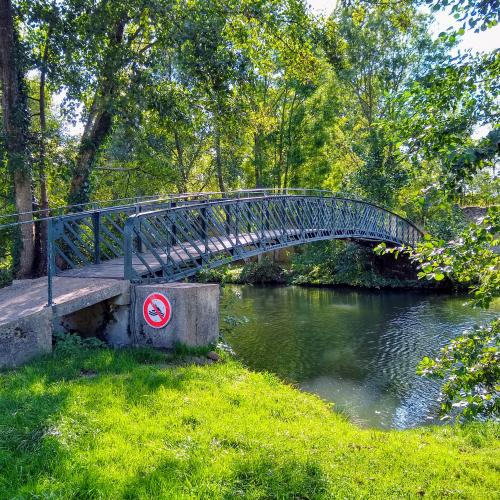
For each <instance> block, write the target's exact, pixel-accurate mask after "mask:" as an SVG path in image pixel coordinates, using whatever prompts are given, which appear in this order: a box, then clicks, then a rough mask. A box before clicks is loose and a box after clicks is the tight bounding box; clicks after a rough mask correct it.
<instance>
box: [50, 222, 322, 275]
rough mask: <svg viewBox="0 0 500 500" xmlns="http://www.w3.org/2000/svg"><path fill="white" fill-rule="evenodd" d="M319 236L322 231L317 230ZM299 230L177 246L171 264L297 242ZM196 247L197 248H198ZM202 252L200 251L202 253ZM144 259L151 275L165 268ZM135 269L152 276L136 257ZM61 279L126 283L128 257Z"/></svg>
mask: <svg viewBox="0 0 500 500" xmlns="http://www.w3.org/2000/svg"><path fill="white" fill-rule="evenodd" d="M314 232H315V233H316V232H318V230H314ZM299 233H300V231H299V230H298V229H288V230H286V231H275V230H272V231H262V232H259V233H246V234H240V235H238V236H237V237H236V236H235V235H230V236H229V237H225V238H210V239H209V240H208V245H207V247H208V248H207V249H205V245H204V243H203V242H202V241H196V242H194V243H195V244H187V243H185V244H183V245H182V246H181V245H175V246H173V247H172V249H171V251H170V260H171V261H173V262H174V263H179V264H181V263H182V262H183V261H189V260H190V259H191V258H199V257H200V253H199V251H200V252H202V253H205V252H206V253H209V254H211V255H216V254H218V253H221V252H224V251H228V250H229V251H230V250H232V249H234V248H235V247H237V246H241V245H250V244H252V243H253V244H254V243H255V242H257V241H262V240H265V239H267V240H272V239H274V240H275V239H278V238H283V237H288V238H293V237H294V236H296V235H298V234H299ZM195 245H196V246H195ZM198 250H199V251H198ZM158 255H159V256H160V258H161V259H162V260H164V261H166V259H167V254H166V253H164V252H160V251H159V252H158ZM141 258H142V259H143V260H144V261H145V262H146V263H147V265H148V266H149V268H150V269H151V271H153V272H156V271H159V270H160V269H161V264H160V263H159V262H158V260H157V259H156V257H155V256H154V255H153V254H152V253H151V252H145V253H142V254H141ZM132 262H133V265H134V269H135V270H136V271H137V273H138V274H140V275H147V274H149V270H148V267H147V266H146V265H145V264H144V263H143V262H142V261H141V260H140V259H139V258H138V257H135V256H134V257H133V261H132ZM58 274H59V276H60V277H71V278H103V279H123V278H124V257H118V258H116V259H111V260H107V261H104V262H102V263H100V264H93V265H90V266H85V267H83V268H77V269H70V270H67V271H62V272H59V273H58Z"/></svg>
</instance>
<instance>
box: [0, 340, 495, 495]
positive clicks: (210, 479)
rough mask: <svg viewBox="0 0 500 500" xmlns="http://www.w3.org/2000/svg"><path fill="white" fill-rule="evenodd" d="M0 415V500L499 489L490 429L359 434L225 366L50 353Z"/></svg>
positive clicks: (0, 381) (296, 397) (260, 378)
mask: <svg viewBox="0 0 500 500" xmlns="http://www.w3.org/2000/svg"><path fill="white" fill-rule="evenodd" d="M148 353H149V354H148ZM0 414H1V415H2V419H1V422H0V442H1V451H0V497H1V498H26V497H42V498H54V497H55V498H182V499H190V498H193V499H197V498H214V499H219V498H220V499H224V498H226V499H227V498H237V497H242V498H311V499H325V500H326V499H329V498H344V497H352V498H368V497H369V498H375V499H386V498H391V497H394V498H396V497H397V498H413V497H419V496H422V495H425V496H429V497H431V498H441V497H445V496H449V495H458V496H462V497H464V498H493V497H495V495H496V492H497V489H498V469H497V464H498V453H499V452H498V426H494V425H489V424H481V425H477V424H476V425H469V426H463V427H457V426H455V427H447V426H443V427H422V428H420V429H413V430H407V431H390V432H387V431H379V430H373V429H360V428H358V427H356V426H355V425H353V424H351V423H349V422H348V421H347V420H346V419H345V418H343V417H342V416H340V415H338V414H336V413H335V412H332V410H331V406H330V405H327V404H325V403H324V402H323V401H321V399H320V398H319V397H316V396H313V395H311V394H307V393H304V392H301V391H299V390H297V389H296V388H294V387H292V386H289V385H286V384H283V383H282V382H281V381H280V380H278V379H277V378H276V377H275V376H273V375H271V374H269V373H254V372H251V371H248V370H246V369H244V368H243V367H242V366H241V365H240V364H238V363H236V362H234V361H231V360H228V361H226V362H224V363H215V364H209V365H206V366H195V365H186V364H185V363H177V361H176V359H173V360H172V359H170V360H169V358H168V356H167V355H165V354H162V353H159V352H157V351H153V350H146V349H122V350H116V351H114V350H109V349H97V350H95V349H92V350H84V351H83V354H82V355H81V356H79V357H75V356H71V355H69V356H64V355H62V353H60V352H59V353H58V352H56V353H55V354H54V355H51V356H46V357H44V358H43V359H41V360H39V361H37V362H34V363H30V364H29V365H27V366H24V367H20V368H18V369H16V370H15V371H11V372H6V373H1V374H0ZM429 471H432V473H429Z"/></svg>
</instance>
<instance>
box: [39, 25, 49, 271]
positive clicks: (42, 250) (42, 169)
mask: <svg viewBox="0 0 500 500" xmlns="http://www.w3.org/2000/svg"><path fill="white" fill-rule="evenodd" d="M49 38H50V31H49V32H48V33H47V37H46V40H45V47H44V49H43V56H42V65H41V68H40V94H39V101H38V102H39V112H40V151H39V158H38V176H39V181H40V208H41V209H42V211H41V212H40V218H42V219H44V218H46V217H48V216H49V215H50V213H49V195H48V190H47V172H46V158H45V151H46V148H45V141H46V136H47V119H46V115H45V81H46V76H47V59H48V55H49ZM38 231H39V234H38V238H37V240H38V244H39V247H38V257H39V258H38V259H37V260H38V266H37V274H38V275H40V276H43V275H44V274H45V273H46V272H47V221H42V222H39V223H38Z"/></svg>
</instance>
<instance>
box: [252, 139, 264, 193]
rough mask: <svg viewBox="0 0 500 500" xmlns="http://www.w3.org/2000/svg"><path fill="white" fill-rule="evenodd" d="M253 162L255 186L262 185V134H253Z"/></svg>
mask: <svg viewBox="0 0 500 500" xmlns="http://www.w3.org/2000/svg"><path fill="white" fill-rule="evenodd" d="M253 163H254V169H255V187H256V188H260V187H262V134H261V133H260V131H257V132H255V133H254V134H253Z"/></svg>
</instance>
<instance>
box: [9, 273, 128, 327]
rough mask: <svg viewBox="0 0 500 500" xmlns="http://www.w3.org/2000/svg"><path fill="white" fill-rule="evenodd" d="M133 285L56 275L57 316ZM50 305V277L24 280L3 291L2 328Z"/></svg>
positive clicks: (54, 280) (87, 305)
mask: <svg viewBox="0 0 500 500" xmlns="http://www.w3.org/2000/svg"><path fill="white" fill-rule="evenodd" d="M128 287H129V283H128V281H124V280H116V279H100V278H99V279H96V278H82V279H74V278H69V277H60V276H56V277H55V278H54V279H53V291H54V314H55V316H64V315H66V314H71V313H72V312H75V311H78V310H80V309H83V308H85V307H89V306H91V305H93V304H97V303H98V302H102V301H103V300H107V299H109V298H111V297H116V296H118V295H121V294H122V293H125V292H127V291H128ZM46 305H47V278H37V279H33V280H22V281H18V282H14V284H13V285H11V286H8V287H4V288H1V289H0V325H3V324H6V323H10V322H13V321H16V320H17V319H19V318H22V317H26V316H30V315H32V314H35V313H38V312H40V311H41V310H42V309H43V308H44V307H45V306H46Z"/></svg>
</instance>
